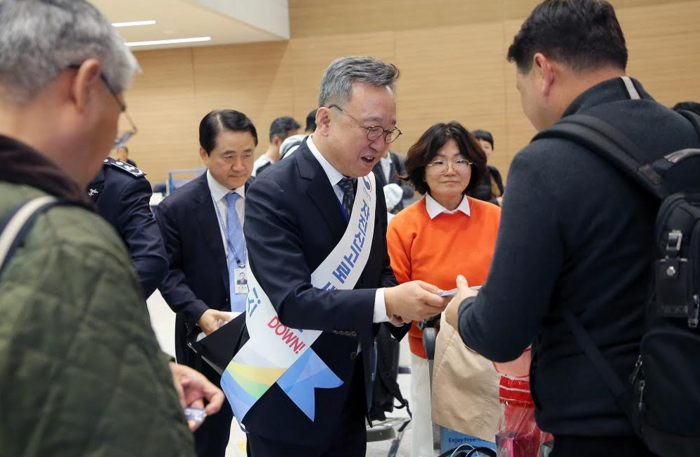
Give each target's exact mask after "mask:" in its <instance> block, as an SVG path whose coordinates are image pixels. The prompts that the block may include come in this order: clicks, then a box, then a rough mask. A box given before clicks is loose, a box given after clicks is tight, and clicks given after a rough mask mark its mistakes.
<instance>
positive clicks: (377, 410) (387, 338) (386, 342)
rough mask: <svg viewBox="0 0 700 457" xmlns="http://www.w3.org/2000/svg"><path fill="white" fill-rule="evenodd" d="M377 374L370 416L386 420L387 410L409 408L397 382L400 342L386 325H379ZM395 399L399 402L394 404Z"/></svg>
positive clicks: (378, 419)
mask: <svg viewBox="0 0 700 457" xmlns="http://www.w3.org/2000/svg"><path fill="white" fill-rule="evenodd" d="M376 342H377V376H376V377H375V379H374V383H373V385H372V404H371V406H370V410H369V418H370V420H373V421H375V420H376V421H383V420H386V414H385V413H387V412H391V411H393V410H394V408H397V409H401V408H407V410H408V414H409V417H410V415H411V410H410V409H408V401H407V400H406V399H405V398H404V397H403V395H401V389H400V388H399V384H398V382H397V378H398V374H399V342H398V341H396V339H395V338H394V337H393V336H392V335H391V332H390V331H389V329H388V328H387V327H386V326H385V325H380V326H379V333H378V334H377V339H376ZM394 399H396V401H398V402H399V404H398V405H396V404H394Z"/></svg>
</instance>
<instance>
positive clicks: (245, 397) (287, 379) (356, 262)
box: [221, 173, 376, 426]
mask: <svg viewBox="0 0 700 457" xmlns="http://www.w3.org/2000/svg"><path fill="white" fill-rule="evenodd" d="M375 208H376V190H375V178H374V174H373V173H370V174H369V175H368V176H365V177H363V178H359V179H358V183H357V192H356V196H355V202H354V204H353V207H352V213H351V217H350V221H349V223H348V228H347V229H346V230H345V233H344V234H343V237H342V238H341V240H340V242H339V243H338V245H337V246H336V247H335V248H334V249H333V251H332V252H331V253H330V254H329V255H328V257H327V258H326V259H325V260H324V261H323V262H322V263H321V265H319V266H318V268H317V269H316V270H315V271H314V272H313V273H312V274H311V284H312V285H313V286H314V287H316V288H318V289H323V290H350V289H353V288H354V287H355V285H356V284H357V281H358V280H359V278H360V275H361V274H362V271H363V270H364V268H365V266H366V265H367V260H368V259H369V253H370V250H371V248H372V238H373V235H374V219H375ZM246 269H247V277H248V286H249V289H248V290H249V291H248V301H247V306H246V326H247V327H248V333H249V335H250V340H249V341H248V342H246V343H245V344H244V345H243V347H242V348H241V350H240V351H238V353H237V354H236V355H235V356H234V358H233V360H231V362H230V363H229V365H228V367H227V368H226V371H225V372H224V374H223V375H222V376H221V387H222V389H223V391H224V393H225V394H226V397H227V398H228V401H229V403H230V404H231V408H232V409H233V413H234V415H235V416H236V420H237V421H238V423H239V424H240V425H241V426H242V423H243V420H244V418H245V416H246V414H247V413H248V411H249V410H250V408H252V407H253V405H254V404H255V403H256V402H257V401H258V400H259V399H260V398H261V397H262V396H263V395H264V394H265V392H267V391H268V389H269V388H270V387H272V385H273V384H275V383H277V384H278V385H279V386H280V387H281V388H282V390H283V391H284V392H285V393H286V394H287V395H288V396H289V398H290V399H291V400H292V401H293V402H294V403H295V404H296V405H297V406H298V407H299V408H300V409H301V410H302V411H303V412H304V414H306V416H308V417H309V419H311V420H312V421H313V420H314V414H315V401H314V400H315V389H317V388H320V389H332V388H336V387H339V386H340V385H341V384H342V383H343V382H342V381H341V380H340V378H338V377H337V376H336V375H335V373H333V371H332V370H331V369H330V368H328V366H327V365H326V364H325V363H324V362H323V361H322V360H321V359H320V358H319V357H318V355H316V353H315V352H314V351H313V350H311V349H310V347H311V345H312V344H313V343H314V341H316V339H317V338H318V337H319V336H320V335H321V331H320V330H303V329H292V328H289V327H286V326H285V325H283V324H282V323H281V322H280V320H279V317H278V316H277V312H276V311H275V308H274V306H272V303H271V302H270V299H269V298H268V296H267V295H266V294H265V292H264V291H263V289H262V287H261V286H260V283H259V282H258V280H257V278H255V276H254V275H253V271H252V270H251V268H250V262H248V266H247V267H246Z"/></svg>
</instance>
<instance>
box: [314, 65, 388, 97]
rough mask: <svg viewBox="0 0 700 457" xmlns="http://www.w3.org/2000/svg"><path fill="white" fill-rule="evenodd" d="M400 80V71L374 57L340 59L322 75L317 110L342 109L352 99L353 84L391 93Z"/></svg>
mask: <svg viewBox="0 0 700 457" xmlns="http://www.w3.org/2000/svg"><path fill="white" fill-rule="evenodd" d="M398 77H399V69H398V68H396V67H395V66H394V65H393V64H388V63H384V62H382V61H381V60H377V59H375V58H373V57H360V56H352V57H341V58H340V59H336V60H334V61H333V63H331V64H330V65H329V66H328V68H326V71H325V72H324V73H323V79H321V88H320V90H319V94H318V106H328V105H329V104H333V103H334V104H338V105H340V106H341V107H342V106H344V105H345V104H346V103H348V102H349V101H350V98H351V97H352V85H353V83H364V84H369V85H372V86H386V87H388V88H389V89H391V90H392V91H393V90H394V84H395V83H396V80H397V79H398Z"/></svg>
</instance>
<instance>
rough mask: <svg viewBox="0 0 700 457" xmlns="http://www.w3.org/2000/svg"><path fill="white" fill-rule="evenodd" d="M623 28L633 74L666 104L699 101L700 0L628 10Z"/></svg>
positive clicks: (630, 70)
mask: <svg viewBox="0 0 700 457" xmlns="http://www.w3.org/2000/svg"><path fill="white" fill-rule="evenodd" d="M635 1H637V0H635ZM623 27H625V28H624V29H623V30H624V32H625V37H626V39H627V47H628V49H629V53H630V60H629V65H628V68H627V71H628V73H629V75H630V76H632V77H635V78H637V79H639V80H640V81H642V83H643V84H644V87H645V89H646V90H647V91H648V92H649V93H651V94H652V96H654V97H655V98H656V99H657V100H658V101H659V102H660V103H663V104H665V105H667V106H673V105H674V104H676V103H677V102H679V101H687V100H695V101H700V1H695V2H687V3H676V4H673V5H652V6H647V7H640V8H629V9H626V10H625V21H624V23H623Z"/></svg>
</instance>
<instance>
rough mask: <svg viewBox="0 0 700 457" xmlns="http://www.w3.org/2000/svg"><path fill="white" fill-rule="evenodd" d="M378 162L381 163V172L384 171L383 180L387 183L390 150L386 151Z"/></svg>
mask: <svg viewBox="0 0 700 457" xmlns="http://www.w3.org/2000/svg"><path fill="white" fill-rule="evenodd" d="M379 163H380V164H382V172H383V173H384V182H386V183H387V184H389V183H390V182H391V180H390V179H389V178H390V173H391V152H389V153H387V155H386V157H382V158H381V159H379Z"/></svg>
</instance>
